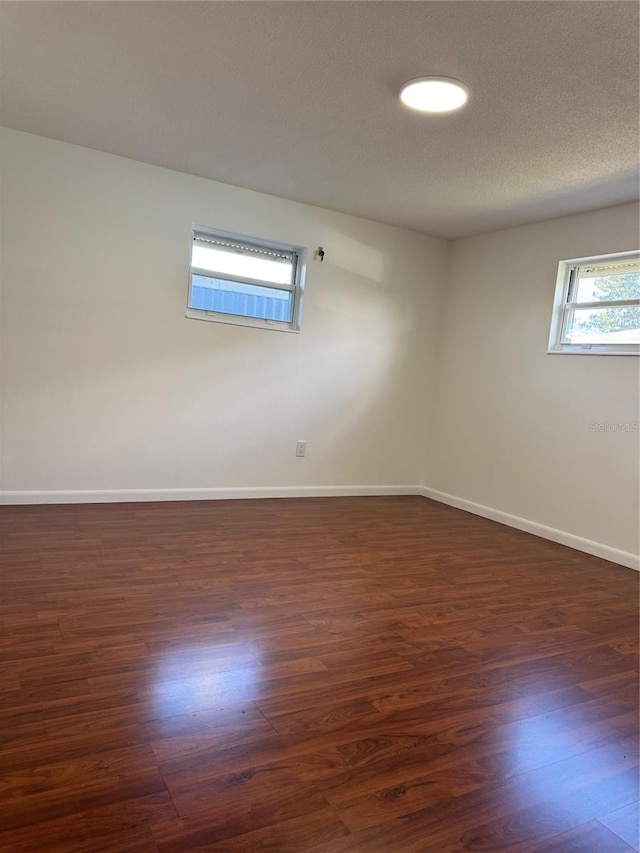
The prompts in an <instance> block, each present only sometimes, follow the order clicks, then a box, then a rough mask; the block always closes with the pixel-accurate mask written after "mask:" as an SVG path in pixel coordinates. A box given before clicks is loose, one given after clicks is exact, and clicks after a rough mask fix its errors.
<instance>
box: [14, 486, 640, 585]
mask: <svg viewBox="0 0 640 853" xmlns="http://www.w3.org/2000/svg"><path fill="white" fill-rule="evenodd" d="M375 495H422V497H425V498H431V499H432V500H435V501H439V502H440V503H444V504H448V505H449V506H453V507H456V508H457V509H462V510H465V511H466V512H471V513H473V514H474V515H480V516H482V517H483V518H490V519H491V520H492V521H497V522H499V523H500V524H506V525H507V526H508V527H515V528H516V529H517V530H524V531H526V532H527V533H533V534H534V535H535V536H541V537H542V538H543V539H550V540H551V541H552V542H559V543H560V544H561V545H568V546H569V548H575V549H576V550H577V551H584V552H585V553H587V554H592V555H593V556H595V557H601V558H602V559H604V560H610V561H611V562H612V563H619V564H620V565H622V566H627V567H628V568H630V569H635V570H636V571H640V558H639V557H638V555H636V554H632V553H631V552H630V551H621V550H619V549H618V548H612V547H611V546H610V545H604V544H603V543H601V542H594V541H593V540H591V539H584V538H583V537H582V536H576V535H574V534H573V533H567V532H566V531H565V530H557V529H556V528H555V527H547V526H546V525H545V524H539V523H538V522H537V521H530V520H529V519H527V518H521V517H520V516H517V515H511V513H508V512H503V511H502V510H499V509H494V508H493V507H489V506H484V505H483V504H478V503H474V502H473V501H468V500H465V499H464V498H459V497H456V496H455V495H449V494H447V493H446V492H439V491H437V490H436V489H430V488H428V487H426V486H275V487H271V486H264V487H258V488H253V487H242V488H228V489H102V490H83V489H78V490H68V491H5V492H0V505H5V506H9V505H24V504H83V503H130V502H141V501H212V500H241V499H251V498H326V497H358V496H375Z"/></svg>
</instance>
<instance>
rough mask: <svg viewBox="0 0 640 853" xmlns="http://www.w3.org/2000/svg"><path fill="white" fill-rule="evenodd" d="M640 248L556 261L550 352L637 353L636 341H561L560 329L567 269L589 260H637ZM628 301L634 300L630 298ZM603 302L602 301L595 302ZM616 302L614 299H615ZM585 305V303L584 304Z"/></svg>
mask: <svg viewBox="0 0 640 853" xmlns="http://www.w3.org/2000/svg"><path fill="white" fill-rule="evenodd" d="M638 258H640V251H638V250H634V251H632V252H618V253H617V254H613V255H594V256H592V257H589V258H573V259H572V260H567V261H560V263H559V264H558V278H557V280H556V291H555V297H554V300H553V314H552V318H551V331H550V333H549V346H548V348H547V352H548V353H550V354H552V355H553V354H556V355H557V354H564V355H640V344H623V343H617V344H565V343H561V339H562V332H563V328H564V324H565V321H566V316H567V298H568V295H569V287H570V285H571V273H572V271H573V270H574V269H575V268H576V267H578V266H587V265H589V264H602V263H606V262H607V261H611V262H616V261H625V260H637V259H638ZM629 302H630V304H634V305H635V304H636V303H635V301H634V300H630V301H629ZM599 304H600V305H605V304H606V303H602V302H601V303H599ZM616 304H617V303H616ZM587 307H588V306H587Z"/></svg>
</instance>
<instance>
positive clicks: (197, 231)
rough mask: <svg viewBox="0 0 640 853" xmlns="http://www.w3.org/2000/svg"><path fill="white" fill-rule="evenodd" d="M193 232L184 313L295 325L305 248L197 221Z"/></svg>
mask: <svg viewBox="0 0 640 853" xmlns="http://www.w3.org/2000/svg"><path fill="white" fill-rule="evenodd" d="M192 238H193V240H192V248H191V267H190V275H189V296H188V301H187V317H192V318H194V319H198V320H215V321H218V322H222V323H235V324H239V325H243V326H258V327H260V328H264V329H280V330H283V331H289V332H296V331H299V330H300V320H301V316H302V292H303V286H304V262H305V257H306V250H305V249H304V248H302V247H301V246H290V245H288V244H283V243H274V242H269V243H266V242H263V241H262V240H254V239H253V238H251V237H244V236H242V235H239V234H229V233H226V232H224V231H212V230H210V229H208V228H202V227H196V228H194V229H193V234H192Z"/></svg>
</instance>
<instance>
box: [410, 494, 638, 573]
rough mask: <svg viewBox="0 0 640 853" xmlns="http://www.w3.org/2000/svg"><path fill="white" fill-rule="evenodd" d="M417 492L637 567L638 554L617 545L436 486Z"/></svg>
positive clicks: (562, 543)
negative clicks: (574, 532)
mask: <svg viewBox="0 0 640 853" xmlns="http://www.w3.org/2000/svg"><path fill="white" fill-rule="evenodd" d="M420 494H421V495H422V496H423V497H425V498H431V499H432V500H434V501H439V502H440V503H443V504H448V505H449V506H453V507H456V508H457V509H463V510H465V511H466V512H472V513H473V514H474V515H481V516H482V517H483V518H490V519H491V520H492V521H498V522H499V523H500V524H506V525H507V526H508V527H515V528H516V529H517V530H524V531H526V532H527V533H533V534H534V536H541V537H542V538H543V539H550V540H551V541H552V542H558V543H560V545H568V546H569V548H575V549H576V551H584V552H585V553H586V554H592V555H593V556H594V557H601V558H602V559H603V560H610V561H611V562H612V563H619V564H620V565H621V566H626V567H627V568H629V569H635V570H636V571H640V557H639V556H638V555H637V554H633V553H631V551H621V550H620V549H618V548H612V547H611V546H610V545H604V544H603V543H602V542H594V541H593V540H592V539H584V538H583V537H582V536H576V535H575V534H573V533H567V532H566V531H565V530H557V529H556V528H555V527H547V525H546V524H539V523H538V522H537V521H530V520H529V519H528V518H521V517H520V516H518V515H511V513H509V512H503V511H502V510H500V509H494V508H493V507H490V506H484V504H477V503H474V502H473V501H468V500H465V499H464V498H458V497H456V496H455V495H449V494H447V493H446V492H439V491H437V490H436V489H430V488H428V487H426V486H423V487H422V488H421V489H420Z"/></svg>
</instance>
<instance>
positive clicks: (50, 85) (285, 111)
mask: <svg viewBox="0 0 640 853" xmlns="http://www.w3.org/2000/svg"><path fill="white" fill-rule="evenodd" d="M0 31H1V34H2V35H1V38H2V42H1V48H2V65H1V66H0V73H1V82H2V105H1V110H0V122H1V123H2V124H4V125H7V126H9V127H14V128H18V129H21V130H26V131H30V132H32V133H38V134H41V135H43V136H49V137H52V138H55V139H61V140H66V141H68V142H74V143H76V144H79V145H84V146H88V147H89V148H96V149H99V150H101V151H107V152H110V153H112V154H120V155H122V156H124V157H130V158H133V159H136V160H142V161H145V162H148V163H155V164H158V165H161V166H167V167H169V168H172V169H177V170H180V171H183V172H189V173H191V174H194V175H202V176H206V177H209V178H215V179H216V180H219V181H225V182H227V183H231V184H238V185H240V186H244V187H249V188H251V189H255V190H261V191H263V192H267V193H272V194H274V195H279V196H284V197H286V198H291V199H296V200H299V201H304V202H309V203H312V204H316V205H321V206H323V207H329V208H333V209H336V210H343V211H346V212H349V213H354V214H358V215H360V216H365V217H368V218H370V219H376V220H380V221H382V222H389V223H393V224H396V225H400V226H404V227H407V228H412V229H415V230H418V231H424V232H427V233H430V234H440V235H443V236H447V237H455V236H459V235H465V234H471V233H477V232H481V231H487V230H491V229H494V228H499V227H503V226H508V225H512V224H517V223H522V222H529V221H533V220H536V219H543V218H547V217H552V216H559V215H563V214H566V213H573V212H577V211H581V210H588V209H593V208H597V207H606V206H609V205H613V204H618V203H622V202H625V201H630V200H633V199H635V198H636V197H637V189H638V184H637V160H638V88H639V86H638V6H637V4H636V3H634V2H615V1H614V0H605V2H597V0H596V2H580V1H579V0H578V2H576V0H564V2H553V0H550V1H549V2H547V0H537V2H528V1H527V0H522V1H520V0H515V1H514V2H484V0H472V2H429V0H426V1H425V2H368V0H360V2H322V0H319V2H260V0H258V2H69V3H66V2H14V3H11V2H10V3H7V2H5V3H2V4H1V7H0ZM424 74H439V75H445V76H452V77H458V78H460V79H461V80H464V81H465V82H466V83H467V84H468V86H469V88H470V90H471V100H470V102H469V105H468V106H467V107H466V108H465V109H464V110H462V111H461V112H459V113H453V114H449V115H442V116H427V115H420V114H417V113H412V112H410V111H409V110H407V109H406V108H404V107H402V106H401V104H400V102H399V100H398V97H397V92H398V89H399V87H400V85H401V83H402V82H403V81H405V80H407V79H408V78H410V77H416V76H420V75H424Z"/></svg>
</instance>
